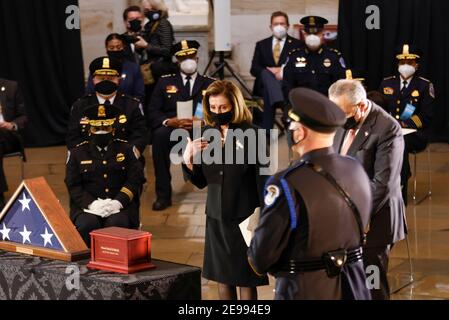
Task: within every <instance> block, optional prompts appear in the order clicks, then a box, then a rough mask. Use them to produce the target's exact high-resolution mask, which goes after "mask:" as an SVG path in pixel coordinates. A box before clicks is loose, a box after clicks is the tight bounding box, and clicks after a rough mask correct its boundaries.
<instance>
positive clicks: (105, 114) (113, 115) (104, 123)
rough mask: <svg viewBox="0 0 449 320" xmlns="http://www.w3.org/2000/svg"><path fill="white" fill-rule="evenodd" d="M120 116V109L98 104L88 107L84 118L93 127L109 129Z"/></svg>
mask: <svg viewBox="0 0 449 320" xmlns="http://www.w3.org/2000/svg"><path fill="white" fill-rule="evenodd" d="M119 114H120V109H119V108H118V107H116V106H114V105H107V106H105V105H103V104H96V105H93V106H90V107H88V108H87V109H86V110H85V111H84V113H83V116H84V117H85V118H87V120H88V121H89V125H90V126H92V127H108V126H112V125H114V123H115V121H116V119H117V117H118V115H119Z"/></svg>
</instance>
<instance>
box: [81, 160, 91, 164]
mask: <svg viewBox="0 0 449 320" xmlns="http://www.w3.org/2000/svg"><path fill="white" fill-rule="evenodd" d="M81 164H92V160H85V161H81Z"/></svg>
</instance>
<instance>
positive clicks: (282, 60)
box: [251, 11, 303, 130]
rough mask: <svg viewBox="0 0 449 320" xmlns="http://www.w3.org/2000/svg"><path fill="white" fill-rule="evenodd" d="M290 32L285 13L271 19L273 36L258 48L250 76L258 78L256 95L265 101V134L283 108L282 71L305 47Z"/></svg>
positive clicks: (273, 15)
mask: <svg viewBox="0 0 449 320" xmlns="http://www.w3.org/2000/svg"><path fill="white" fill-rule="evenodd" d="M288 28H289V21H288V15H287V14H286V13H284V12H282V11H277V12H274V13H273V14H272V15H271V25H270V29H271V31H272V32H273V36H272V37H269V38H267V39H264V40H261V41H259V42H258V43H257V44H256V49H255V51H254V56H253V62H252V65H251V74H252V75H253V76H254V77H256V81H255V83H254V89H253V95H254V96H260V97H263V101H264V112H263V125H262V127H263V128H264V129H266V130H270V129H272V128H273V122H274V115H275V110H276V108H277V107H283V104H284V96H283V94H282V86H281V82H282V78H283V70H282V69H283V67H284V65H285V64H286V62H287V56H288V53H289V52H290V51H291V50H293V49H296V48H300V47H301V46H303V43H302V42H301V41H299V40H298V39H295V38H293V37H291V36H289V35H288V34H287V31H288Z"/></svg>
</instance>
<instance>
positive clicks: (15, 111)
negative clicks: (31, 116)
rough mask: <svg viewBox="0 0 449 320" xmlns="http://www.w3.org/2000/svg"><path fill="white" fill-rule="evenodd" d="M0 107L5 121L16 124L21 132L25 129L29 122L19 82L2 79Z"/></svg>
mask: <svg viewBox="0 0 449 320" xmlns="http://www.w3.org/2000/svg"><path fill="white" fill-rule="evenodd" d="M0 105H1V106H2V113H3V118H4V119H5V121H7V122H14V123H15V124H16V125H17V127H18V130H19V131H20V130H22V129H24V128H25V124H26V122H27V116H26V110H25V100H24V99H23V96H22V94H21V92H20V90H19V85H18V83H17V82H15V81H11V80H6V79H0Z"/></svg>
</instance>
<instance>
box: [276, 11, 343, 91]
mask: <svg viewBox="0 0 449 320" xmlns="http://www.w3.org/2000/svg"><path fill="white" fill-rule="evenodd" d="M301 23H302V24H303V25H304V35H305V43H306V46H305V47H303V48H297V49H294V50H292V51H290V54H289V58H288V63H287V65H286V66H285V68H284V80H283V90H284V95H285V97H286V100H287V99H288V93H289V92H290V90H291V89H293V88H297V87H306V88H310V89H313V90H316V91H318V92H321V93H322V94H324V95H327V93H328V92H327V91H328V90H329V87H330V86H331V84H332V83H334V82H335V81H337V80H340V79H343V78H344V77H345V69H346V65H345V61H344V59H343V57H342V55H341V53H340V52H339V51H338V50H336V49H331V48H329V47H327V46H325V45H323V44H322V42H323V28H324V25H326V24H327V23H328V21H327V20H326V19H324V18H322V17H317V16H309V17H305V18H303V19H301Z"/></svg>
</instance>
